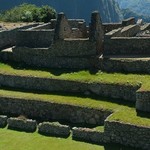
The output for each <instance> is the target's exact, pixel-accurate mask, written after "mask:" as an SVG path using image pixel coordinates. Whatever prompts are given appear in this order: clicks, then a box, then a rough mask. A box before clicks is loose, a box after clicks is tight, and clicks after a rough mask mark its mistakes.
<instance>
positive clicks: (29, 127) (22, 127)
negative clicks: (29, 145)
mask: <svg viewBox="0 0 150 150" xmlns="http://www.w3.org/2000/svg"><path fill="white" fill-rule="evenodd" d="M7 122H8V128H9V129H15V130H19V131H26V132H35V130H36V126H37V125H36V121H35V120H31V119H30V120H29V119H27V120H23V119H19V118H8V120H7Z"/></svg>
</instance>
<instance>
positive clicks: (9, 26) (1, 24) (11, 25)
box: [0, 22, 32, 30]
mask: <svg viewBox="0 0 150 150" xmlns="http://www.w3.org/2000/svg"><path fill="white" fill-rule="evenodd" d="M29 24H32V22H30V23H29V22H17V23H16V22H14V23H12V22H11V23H10V22H0V27H2V28H3V29H4V30H10V29H14V28H17V27H21V26H25V25H29Z"/></svg>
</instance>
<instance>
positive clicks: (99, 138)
mask: <svg viewBox="0 0 150 150" xmlns="http://www.w3.org/2000/svg"><path fill="white" fill-rule="evenodd" d="M72 138H73V139H74V140H79V141H85V142H90V143H95V144H100V143H104V132H100V131H96V130H94V129H89V128H77V127H74V128H73V129H72Z"/></svg>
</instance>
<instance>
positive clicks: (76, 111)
mask: <svg viewBox="0 0 150 150" xmlns="http://www.w3.org/2000/svg"><path fill="white" fill-rule="evenodd" d="M29 99H30V98H29ZM29 99H23V98H10V97H0V113H1V114H9V115H11V116H19V115H24V116H27V117H28V118H35V119H37V120H43V121H48V120H57V121H64V122H68V123H76V124H79V125H83V126H86V125H102V124H104V120H105V119H106V118H107V117H108V116H109V115H110V114H111V112H110V111H108V110H107V111H105V110H101V109H93V108H88V107H84V106H83V107H81V106H76V105H70V104H59V103H55V102H48V101H40V100H38V99H36V100H32V99H31V100H29Z"/></svg>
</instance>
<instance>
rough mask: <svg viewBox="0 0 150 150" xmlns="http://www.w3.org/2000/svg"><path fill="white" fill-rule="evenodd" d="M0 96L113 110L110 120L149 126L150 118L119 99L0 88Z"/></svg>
mask: <svg viewBox="0 0 150 150" xmlns="http://www.w3.org/2000/svg"><path fill="white" fill-rule="evenodd" d="M0 97H14V98H18V100H21V99H26V100H39V101H48V102H53V103H54V102H55V103H59V104H69V105H75V106H81V107H88V108H94V109H100V110H104V111H106V110H107V111H111V112H114V113H113V115H112V116H111V117H110V118H109V119H110V120H116V121H122V122H124V123H131V124H135V125H140V126H150V119H148V118H144V117H140V116H137V113H136V111H135V108H134V105H133V104H132V103H131V102H124V101H121V100H110V101H109V100H108V99H103V98H96V99H95V98H86V97H79V96H63V95H53V94H36V93H28V92H19V91H10V90H3V89H1V90H0Z"/></svg>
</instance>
